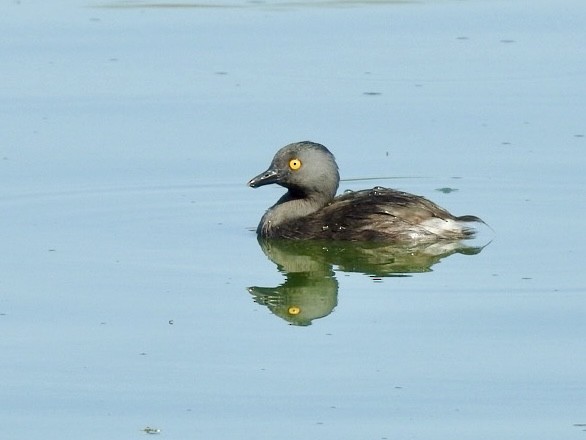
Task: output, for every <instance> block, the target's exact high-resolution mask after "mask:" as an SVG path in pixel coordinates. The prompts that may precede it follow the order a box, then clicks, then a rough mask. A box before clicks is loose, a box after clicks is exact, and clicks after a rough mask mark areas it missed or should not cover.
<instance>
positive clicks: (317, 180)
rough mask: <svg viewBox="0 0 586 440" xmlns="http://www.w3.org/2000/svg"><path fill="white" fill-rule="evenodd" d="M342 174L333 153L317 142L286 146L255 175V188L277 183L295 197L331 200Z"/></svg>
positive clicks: (253, 184) (253, 186)
mask: <svg viewBox="0 0 586 440" xmlns="http://www.w3.org/2000/svg"><path fill="white" fill-rule="evenodd" d="M339 182H340V175H339V174H338V166H337V165H336V161H335V159H334V155H333V154H332V153H330V151H329V150H328V149H327V148H326V147H324V146H323V145H320V144H316V143H315V142H308V141H305V142H297V143H294V144H289V145H286V146H285V147H283V148H281V149H280V150H279V151H277V154H275V157H274V158H273V161H272V162H271V165H270V166H269V168H268V169H267V170H266V171H265V172H264V173H261V174H259V175H258V176H256V177H255V178H253V179H252V180H251V181H250V182H248V185H249V186H251V187H252V188H257V187H259V186H263V185H268V184H270V183H276V184H278V185H281V186H284V187H285V188H287V189H288V190H289V194H290V195H291V196H292V197H295V198H313V197H317V198H320V199H327V200H330V199H332V198H333V197H334V196H335V195H336V191H337V189H338V184H339Z"/></svg>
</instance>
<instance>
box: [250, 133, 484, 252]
mask: <svg viewBox="0 0 586 440" xmlns="http://www.w3.org/2000/svg"><path fill="white" fill-rule="evenodd" d="M339 181H340V178H339V174H338V167H337V165H336V162H335V159H334V156H333V155H332V153H331V152H330V151H329V150H328V149H327V148H326V147H324V146H323V145H320V144H316V143H314V142H299V143H295V144H290V145H287V146H285V147H283V148H281V149H280V150H279V151H278V152H277V153H276V155H275V157H274V158H273V161H272V162H271V165H270V167H269V169H268V170H267V171H265V172H264V173H261V174H259V175H258V176H256V177H255V178H253V179H252V180H250V181H249V182H248V185H249V186H251V187H253V188H256V187H259V186H262V185H267V184H270V183H277V184H279V185H281V186H283V187H285V188H287V190H288V191H287V193H285V194H284V195H283V196H282V197H281V198H280V199H279V200H278V201H277V203H276V204H275V205H273V206H272V207H270V208H269V209H268V210H267V212H266V213H265V214H264V216H263V217H262V219H261V221H260V223H259V225H258V228H257V234H258V235H259V237H263V238H285V239H324V240H344V241H384V242H430V241H437V240H458V239H465V238H470V237H472V236H473V235H474V232H475V229H474V224H475V223H479V222H480V223H481V222H482V220H480V219H479V218H478V217H475V216H470V215H467V216H461V217H456V216H454V215H452V214H450V213H449V212H448V211H446V210H445V209H443V208H441V207H439V206H438V205H436V204H435V203H433V202H431V201H429V200H427V199H425V198H424V197H420V196H416V195H413V194H409V193H406V192H401V191H397V190H394V189H389V188H382V187H375V188H373V189H370V190H362V191H356V192H349V193H346V194H343V195H340V196H338V197H335V195H336V191H337V189H338V185H339Z"/></svg>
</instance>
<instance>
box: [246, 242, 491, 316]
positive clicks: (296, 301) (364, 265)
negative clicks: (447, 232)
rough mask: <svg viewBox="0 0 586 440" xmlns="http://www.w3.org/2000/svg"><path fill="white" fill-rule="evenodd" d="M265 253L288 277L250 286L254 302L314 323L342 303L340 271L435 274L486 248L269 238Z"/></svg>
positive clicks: (384, 274) (458, 244)
mask: <svg viewBox="0 0 586 440" xmlns="http://www.w3.org/2000/svg"><path fill="white" fill-rule="evenodd" d="M259 244H260V247H261V249H262V250H263V252H264V253H265V255H266V256H267V257H268V258H269V259H270V260H271V261H272V262H273V263H275V265H276V266H277V269H278V270H279V272H281V273H283V274H284V275H285V282H284V283H282V284H280V285H278V286H276V287H259V286H253V287H249V288H248V291H249V292H250V294H251V295H252V296H253V298H254V301H255V302H256V303H258V304H261V305H264V306H266V307H267V308H268V309H269V310H270V311H271V312H272V313H274V314H275V315H277V316H279V317H280V318H282V319H284V320H285V321H287V322H289V323H291V324H294V325H302V326H303V325H310V324H311V322H312V321H313V320H314V319H318V318H323V317H325V316H327V315H329V314H330V313H331V312H332V311H333V310H334V308H335V307H336V305H337V303H338V281H337V280H336V277H335V271H337V272H358V273H362V274H365V275H369V276H371V277H373V278H375V279H376V278H383V277H391V276H409V274H412V273H422V272H429V271H431V270H432V269H431V268H432V266H433V265H435V264H437V263H439V262H440V261H441V260H442V259H444V258H446V257H449V256H450V255H453V254H456V253H458V254H465V255H476V254H478V253H480V252H481V251H482V249H483V248H484V247H485V246H471V245H468V244H466V242H463V241H441V242H435V243H425V244H410V245H404V244H403V245H398V244H388V243H350V242H315V241H289V240H264V239H260V240H259Z"/></svg>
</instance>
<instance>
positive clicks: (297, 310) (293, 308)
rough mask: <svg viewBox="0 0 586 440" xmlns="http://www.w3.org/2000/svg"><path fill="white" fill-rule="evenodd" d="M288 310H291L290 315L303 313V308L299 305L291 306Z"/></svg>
mask: <svg viewBox="0 0 586 440" xmlns="http://www.w3.org/2000/svg"><path fill="white" fill-rule="evenodd" d="M287 311H288V312H289V315H299V314H300V313H301V309H300V308H299V307H297V306H291V307H289V310H287Z"/></svg>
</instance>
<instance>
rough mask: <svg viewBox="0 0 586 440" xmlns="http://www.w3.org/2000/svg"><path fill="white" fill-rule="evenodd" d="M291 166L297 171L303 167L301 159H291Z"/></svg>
mask: <svg viewBox="0 0 586 440" xmlns="http://www.w3.org/2000/svg"><path fill="white" fill-rule="evenodd" d="M289 168H291V169H292V170H293V171H297V170H298V169H299V168H301V161H300V160H299V159H291V160H290V161H289Z"/></svg>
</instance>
